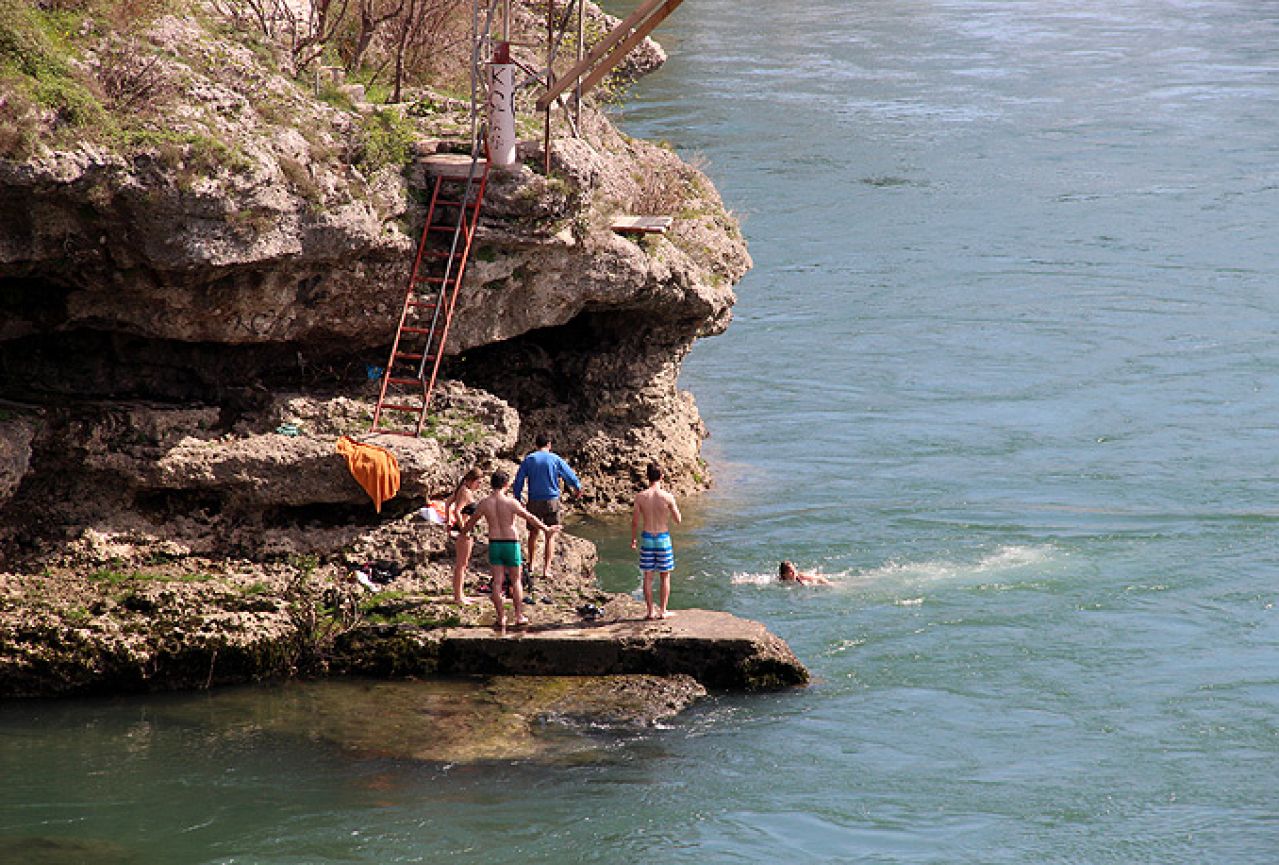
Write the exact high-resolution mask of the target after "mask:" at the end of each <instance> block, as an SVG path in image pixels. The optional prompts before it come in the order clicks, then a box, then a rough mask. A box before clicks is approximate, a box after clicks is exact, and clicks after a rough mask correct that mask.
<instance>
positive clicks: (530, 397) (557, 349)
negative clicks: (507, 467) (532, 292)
mask: <svg viewBox="0 0 1279 865" xmlns="http://www.w3.org/2000/svg"><path fill="white" fill-rule="evenodd" d="M643 322H644V317H643V312H642V311H637V310H608V311H587V312H583V313H582V314H580V315H578V316H577V317H576V318H574V319H572V320H571V321H569V322H568V323H566V324H563V325H559V326H557V327H547V328H541V329H539V330H534V331H530V332H528V333H525V334H521V335H520V336H518V337H515V338H513V339H509V340H506V341H505V342H500V343H494V344H492V345H486V346H481V347H479V348H474V349H471V350H470V351H468V352H466V353H465V354H464V355H462V356H460V357H458V358H455V359H454V360H453V361H452V362H451V363H450V364H449V366H448V368H447V372H448V373H449V374H450V376H453V377H456V378H459V379H461V380H463V381H465V382H466V383H467V384H468V385H470V386H472V387H478V388H483V389H484V390H487V391H489V392H490V393H493V394H495V395H497V396H499V397H501V398H502V399H504V400H506V401H507V402H509V403H510V404H511V405H513V406H515V408H516V409H517V410H518V411H520V413H521V414H525V413H528V412H532V411H536V410H538V409H544V408H547V407H561V408H562V409H563V410H564V411H565V412H567V413H568V414H569V415H570V416H572V417H573V418H575V419H580V418H583V417H587V416H589V415H591V414H592V413H593V411H594V409H595V407H596V406H597V405H598V404H599V403H600V402H601V400H602V398H605V397H606V395H609V394H616V393H618V392H619V391H620V392H622V393H625V392H628V391H630V392H633V391H635V390H637V389H639V388H642V387H644V386H646V385H647V384H649V383H650V382H651V381H652V380H653V377H654V376H655V375H656V374H657V373H658V372H659V371H660V370H661V369H662V367H663V366H665V365H666V364H667V363H669V361H670V360H671V359H672V357H673V354H672V353H673V352H679V356H680V357H682V349H679V348H678V347H676V346H672V345H670V344H669V342H668V340H667V339H664V338H660V337H658V336H657V335H656V334H655V332H654V329H653V328H651V327H645V326H644V324H643Z"/></svg>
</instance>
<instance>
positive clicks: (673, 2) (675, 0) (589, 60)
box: [537, 0, 683, 111]
mask: <svg viewBox="0 0 1279 865" xmlns="http://www.w3.org/2000/svg"><path fill="white" fill-rule="evenodd" d="M682 2H683V0H645V2H644V3H643V5H641V6H640V7H639V8H638V9H636V10H635V11H634V12H632V13H631V14H630V15H629V16H627V18H626V20H625V21H623V22H622V23H621V24H618V25H617V26H616V27H614V28H613V29H612V30H611V31H609V34H608V35H607V36H605V37H604V39H603V40H602V41H601V42H600V43H599V44H598V45H596V46H595V47H594V48H592V49H591V52H590V53H589V54H587V55H586V56H585V57H584V58H582V60H581V61H580V62H578V63H576V64H574V66H573V68H572V69H570V70H568V72H565V73H564V75H562V76H561V77H560V78H559V79H558V80H557V81H556V82H555V84H554V85H552V86H551V87H550V89H548V90H547V91H546V93H544V94H542V97H541V98H540V99H538V100H537V110H538V111H545V110H546V109H547V108H548V107H549V106H550V104H551V103H552V102H553V101H554V100H555V98H556V97H557V96H559V95H560V94H561V93H563V92H564V91H565V90H568V89H569V88H570V87H573V86H575V84H576V83H577V81H578V80H579V79H581V78H582V76H583V75H585V74H586V73H587V72H588V71H589V70H590V69H591V68H592V67H594V66H595V64H596V62H598V61H599V60H600V59H601V58H602V57H604V56H605V55H609V56H610V60H609V62H608V64H607V65H606V66H605V67H603V71H602V72H601V71H599V70H596V72H595V73H592V76H593V77H594V80H595V81H596V82H598V81H599V79H600V78H603V77H604V76H605V75H607V74H608V73H609V72H610V71H611V70H612V69H613V67H615V66H616V65H617V64H618V63H620V62H621V61H622V58H624V57H625V56H626V55H627V54H629V53H630V51H631V49H632V48H634V47H635V46H636V45H638V44H639V43H640V41H641V40H642V39H643V38H644V37H645V36H647V35H648V34H649V33H651V32H653V29H654V28H655V27H657V25H658V24H660V23H662V21H664V20H665V19H666V17H667V16H668V15H670V14H671V13H672V12H674V11H675V7H677V6H679V5H680V3H682ZM654 12H658V13H659V14H657V15H654V14H653V13H654ZM632 30H634V31H635V32H634V33H631V31H632ZM628 33H630V34H631V35H630V37H629V38H628V37H627V34H628ZM623 40H625V41H623ZM618 43H622V45H625V46H627V47H625V48H621V47H619V48H618V51H620V52H621V53H620V54H618V55H617V56H612V55H613V54H614V53H615V52H614V51H613V48H614V46H617V45H618ZM596 73H598V74H596ZM588 80H589V79H588ZM588 89H589V87H588V86H587V85H585V84H583V87H582V92H583V93H585V92H586V90H588Z"/></svg>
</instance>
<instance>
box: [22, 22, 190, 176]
mask: <svg viewBox="0 0 1279 865" xmlns="http://www.w3.org/2000/svg"><path fill="white" fill-rule="evenodd" d="M170 2H171V0H47V2H42V3H35V4H32V3H28V2H24V0H0V157H5V158H11V159H22V158H26V157H28V156H31V155H32V154H33V153H34V152H35V149H36V146H37V142H38V141H39V140H40V138H41V137H49V138H51V140H53V141H54V142H66V141H69V140H83V139H87V140H93V141H103V140H109V139H111V138H112V137H115V136H118V135H119V133H120V131H121V120H122V119H123V120H125V125H127V119H128V115H129V114H130V113H136V112H138V111H139V110H140V109H142V108H143V107H145V106H144V103H145V102H146V101H147V100H149V99H152V98H154V97H155V96H156V95H158V92H159V90H160V89H161V84H162V82H161V81H160V80H159V79H158V78H156V77H155V76H154V75H153V74H152V72H153V70H154V59H152V58H148V57H146V56H145V55H144V54H143V53H142V52H140V50H139V48H138V47H137V45H136V43H135V42H134V41H133V39H132V37H131V34H132V33H133V31H134V30H136V28H138V27H139V26H141V25H142V24H144V23H146V22H147V21H150V20H152V19H153V18H154V17H155V15H157V14H159V13H160V12H161V11H163V9H164V8H165V6H166V4H167V3H170ZM89 46H92V47H93V48H95V49H97V51H98V55H97V57H96V62H95V63H93V64H90V63H86V62H85V59H84V54H85V51H86V48H88V47H89Z"/></svg>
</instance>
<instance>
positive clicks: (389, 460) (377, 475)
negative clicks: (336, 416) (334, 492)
mask: <svg viewBox="0 0 1279 865" xmlns="http://www.w3.org/2000/svg"><path fill="white" fill-rule="evenodd" d="M338 453H340V454H341V455H342V456H344V457H346V465H347V467H348V468H349V469H350V470H351V475H352V477H354V478H355V480H356V481H357V482H358V483H359V485H360V486H361V487H363V488H364V491H365V492H366V493H368V494H369V498H371V499H373V506H374V507H375V508H377V512H378V513H379V514H380V513H382V502H385V501H388V500H389V499H393V498H395V494H396V493H398V492H399V491H400V464H399V462H397V461H396V459H395V454H393V453H391V452H390V451H389V450H387V449H386V448H380V447H378V446H377V445H369V444H365V443H364V442H357V441H355V440H354V439H352V438H351V437H350V436H342V437H341V438H339V439H338Z"/></svg>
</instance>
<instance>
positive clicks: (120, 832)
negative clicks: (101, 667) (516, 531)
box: [0, 0, 1279, 865]
mask: <svg viewBox="0 0 1279 865" xmlns="http://www.w3.org/2000/svg"><path fill="white" fill-rule="evenodd" d="M671 21H672V22H673V24H672V25H668V26H666V27H665V28H664V34H663V35H662V39H663V41H664V43H665V44H666V45H667V47H668V48H669V50H670V52H671V55H672V59H671V61H670V63H669V64H668V66H667V67H666V68H665V69H664V70H663V71H661V72H660V73H658V74H656V75H654V76H652V77H650V78H649V79H647V80H646V81H645V82H643V83H642V84H641V85H640V86H639V87H638V88H637V89H636V90H635V91H634V92H633V94H632V99H631V101H630V102H629V103H628V104H627V106H625V107H624V108H623V109H621V110H620V111H619V116H620V119H621V122H622V123H623V125H624V127H625V128H626V129H627V130H628V131H630V132H631V133H633V134H636V135H640V136H645V137H652V138H664V139H667V140H669V141H670V142H671V143H672V144H673V145H674V146H676V147H677V148H678V149H679V150H680V151H681V152H683V153H685V154H687V155H694V154H700V155H701V156H702V157H704V158H705V160H706V163H707V170H708V172H709V173H710V175H711V176H712V177H713V179H714V180H715V181H716V183H717V185H718V186H719V187H720V189H721V191H722V192H723V194H724V196H725V198H726V200H727V203H728V204H729V206H730V207H731V208H733V209H734V210H735V211H736V212H737V213H738V214H739V215H740V216H741V217H742V218H743V220H744V223H743V224H744V229H745V232H746V234H747V237H748V239H749V241H750V244H751V251H752V254H753V256H754V258H755V261H756V267H755V270H754V271H753V272H752V273H751V274H750V275H749V276H748V277H747V278H746V279H745V280H744V281H743V282H742V284H741V285H740V287H739V292H738V293H739V298H740V300H739V304H738V307H737V315H736V320H735V322H734V324H733V326H732V328H731V329H730V330H729V331H728V333H727V334H725V335H724V336H722V337H718V338H716V339H713V340H708V341H705V342H703V343H701V344H699V345H698V347H697V348H696V349H695V351H694V352H693V354H692V355H691V357H690V359H689V361H688V363H687V365H686V368H685V373H684V378H683V381H684V385H685V386H686V387H688V388H690V389H691V390H693V391H694V393H695V394H696V395H697V398H698V400H699V403H700V405H701V408H702V412H703V415H704V416H705V418H706V420H707V422H708V424H709V426H710V428H711V429H712V431H713V434H714V437H713V438H712V440H711V441H710V442H709V443H708V448H707V455H708V458H709V459H710V461H711V463H712V464H713V466H714V469H715V472H716V476H717V478H718V485H717V487H716V489H715V490H714V491H713V492H712V493H710V494H709V495H707V496H705V497H703V498H702V499H701V500H700V501H697V502H694V503H689V505H688V511H689V513H688V521H687V524H686V526H685V527H684V529H683V530H682V531H681V532H680V533H679V534H678V536H677V555H678V557H679V565H678V572H677V575H676V580H675V589H674V596H673V605H674V606H676V607H680V606H707V607H714V608H720V609H727V610H729V611H732V612H734V613H737V614H740V615H744V616H747V617H750V618H754V619H758V620H761V621H764V622H766V623H767V624H768V625H769V626H770V627H771V628H772V629H773V630H775V631H776V632H777V633H779V634H781V635H782V636H783V637H785V638H786V639H787V640H788V641H789V642H790V644H791V645H792V646H793V648H794V649H795V650H796V652H797V653H798V654H799V655H800V656H801V657H802V658H803V659H804V660H805V662H806V663H808V664H809V666H810V667H811V669H812V672H813V673H814V675H815V677H816V680H817V681H816V684H815V685H814V686H812V687H810V688H808V689H806V690H803V691H798V692H791V693H784V694H779V695H769V696H757V697H734V698H718V699H714V700H711V701H708V702H706V703H705V704H703V705H702V706H701V708H699V709H696V710H694V711H692V712H690V713H687V714H685V715H683V716H681V717H680V718H679V719H677V720H676V721H675V722H673V723H671V724H669V725H667V726H666V727H664V728H661V729H657V730H652V731H649V732H646V733H643V734H638V735H622V736H611V735H605V736H602V737H600V739H599V740H598V741H597V742H595V743H594V744H593V745H592V747H591V748H590V749H588V752H587V753H585V754H584V753H583V752H582V751H581V749H576V748H575V749H569V750H568V751H567V752H566V753H565V756H563V757H561V758H559V759H553V760H549V761H547V760H516V761H498V762H495V763H485V764H481V765H479V766H476V767H462V766H453V765H449V764H440V763H438V762H430V761H418V760H412V759H403V758H395V757H388V756H385V755H378V754H376V753H375V752H369V751H360V750H354V751H353V750H350V749H343V748H335V747H330V746H329V745H328V743H327V740H325V739H324V738H323V737H322V736H319V735H311V736H307V735H296V736H292V737H289V736H280V735H268V734H267V733H265V732H263V730H264V729H266V728H265V727H264V726H263V725H261V724H254V723H250V722H249V721H247V720H245V717H246V716H245V715H243V714H237V713H235V712H227V711H225V710H224V709H223V710H219V711H213V710H212V709H210V708H209V707H208V704H206V703H204V702H201V701H205V700H214V701H217V700H218V699H219V698H217V697H216V696H215V697H212V698H209V697H199V698H191V697H173V698H161V699H159V700H150V701H142V702H135V701H115V702H109V703H58V704H52V705H46V704H41V705H39V706H29V707H14V706H8V707H4V708H3V710H0V735H2V736H3V739H2V740H0V741H2V742H3V752H2V754H0V769H2V770H3V771H0V777H2V778H3V780H4V783H3V784H0V836H4V837H5V838H9V839H14V838H21V839H25V840H23V841H21V844H22V845H24V846H23V849H24V850H26V852H25V853H24V854H23V856H24V858H22V859H16V858H13V856H14V855H15V854H9V855H10V857H11V859H12V860H13V861H24V862H27V861H31V862H34V861H49V862H53V861H60V862H61V861H80V860H78V859H75V858H72V857H74V856H76V855H79V854H78V853H77V852H75V850H76V849H78V848H76V847H75V844H77V843H79V842H80V841H82V840H83V843H84V844H86V845H90V846H92V845H97V846H96V847H93V849H94V850H95V851H96V853H95V855H96V859H95V861H121V862H126V861H127V862H139V863H148V865H149V863H315V862H353V863H389V862H445V861H448V862H459V863H467V862H474V863H481V862H483V863H494V862H525V863H562V862H584V863H596V862H598V863H610V865H611V863H619V862H624V863H706V862H732V863H772V862H779V861H784V862H858V863H956V862H965V863H1028V862H1069V863H1109V862H1114V863H1161V865H1163V863H1270V862H1274V861H1276V860H1279V787H1277V785H1276V780H1275V779H1276V777H1277V775H1279V613H1277V612H1276V610H1275V609H1274V604H1275V601H1276V599H1277V598H1279V586H1277V580H1279V540H1277V538H1279V532H1277V530H1279V484H1277V483H1276V477H1277V476H1279V466H1277V465H1276V462H1277V459H1279V458H1277V456H1276V451H1277V450H1279V447H1277V446H1279V434H1277V433H1276V430H1275V424H1274V419H1275V417H1276V416H1277V414H1279V386H1277V383H1276V375H1277V374H1279V343H1277V342H1276V331H1277V330H1279V291H1276V290H1275V289H1276V285H1277V284H1279V258H1276V254H1275V240H1276V237H1277V236H1279V230H1277V229H1279V163H1277V162H1276V157H1279V136H1277V135H1276V126H1275V123H1274V119H1275V118H1276V117H1279V11H1277V10H1276V7H1275V6H1274V5H1273V4H1270V3H1256V2H1228V0H1203V2H1196V0H1184V2H1176V0H1166V2H1160V0H1119V2H1116V0H1107V2H1105V3H1102V2H1099V0H1075V2H1071V3H1061V2H1056V3H1055V2H1049V0H1023V2H1019V3H1010V2H1006V0H1004V2H997V0H986V2H981V0H954V2H932V3H930V2H905V0H864V2H858V3H853V2H850V0H805V2H796V0H776V2H773V3H769V4H759V3H744V2H741V0H696V2H691V3H686V4H684V5H683V6H682V7H680V9H679V10H678V11H677V12H676V13H675V15H674V17H673V18H672V19H671ZM587 531H588V532H589V533H590V534H592V535H593V536H595V537H596V538H597V539H598V540H599V541H600V543H601V546H602V550H603V552H604V554H605V559H606V562H605V565H604V566H603V567H602V569H601V571H602V579H603V581H604V583H605V584H606V586H607V587H609V588H612V589H617V590H631V589H633V588H634V586H635V579H636V576H635V573H634V570H633V568H632V566H631V565H630V564H629V562H630V555H631V554H630V552H629V550H627V549H626V541H627V538H626V536H625V531H626V527H625V526H623V525H621V524H619V523H596V524H591V525H589V526H587ZM780 558H792V559H795V560H796V561H797V562H798V563H799V564H800V565H801V567H804V568H807V569H816V570H820V571H822V572H823V573H825V574H827V575H828V576H830V577H831V579H832V580H833V582H834V585H832V586H830V587H810V588H787V587H783V586H780V585H778V584H777V583H776V582H775V581H772V580H771V579H770V576H771V575H772V574H774V573H775V570H776V566H777V561H778V560H779V559H780ZM276 699H278V697H263V701H265V702H267V703H268V704H270V701H272V700H276ZM255 712H257V713H258V714H259V715H260V714H261V713H262V712H267V713H268V714H269V712H270V705H268V706H267V707H266V708H263V707H262V706H259V707H258V708H257V709H256V710H255ZM237 719H239V720H237ZM411 720H412V719H411V718H409V719H406V721H405V723H409V722H411ZM268 726H269V725H268ZM57 839H61V840H60V841H58V840H57ZM84 839H87V840H84ZM55 842H56V843H55ZM59 843H61V844H62V845H63V849H62V850H61V851H60V852H59V851H58V850H56V849H54V848H56V847H57V846H58V844H59ZM41 844H44V845H45V847H46V848H48V849H44V848H41V847H40V845H41ZM10 849H17V847H15V846H14V844H13V843H11V844H10ZM39 850H43V852H32V851H39ZM51 850H52V851H53V852H50V851H51ZM68 850H70V852H68ZM5 855H6V854H5V853H3V852H0V861H9V860H6V859H5ZM40 856H44V857H45V858H44V859H40V858H39V857H40ZM58 857H61V858H58ZM111 857H115V858H114V859H112V858H111Z"/></svg>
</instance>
